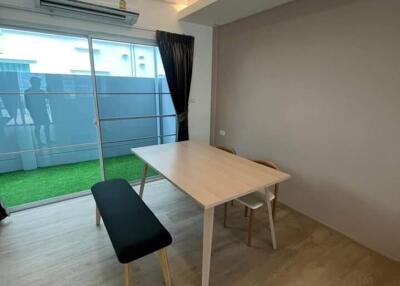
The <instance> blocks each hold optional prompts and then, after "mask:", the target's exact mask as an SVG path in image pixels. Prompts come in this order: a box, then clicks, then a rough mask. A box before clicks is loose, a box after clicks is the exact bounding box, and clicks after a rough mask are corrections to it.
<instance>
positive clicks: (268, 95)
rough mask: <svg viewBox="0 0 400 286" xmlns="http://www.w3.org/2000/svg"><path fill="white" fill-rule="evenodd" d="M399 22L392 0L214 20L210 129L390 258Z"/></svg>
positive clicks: (399, 93)
mask: <svg viewBox="0 0 400 286" xmlns="http://www.w3.org/2000/svg"><path fill="white" fill-rule="evenodd" d="M399 27H400V1H398V0H385V1H377V0H363V1H358V0H335V1H331V0H298V1H294V2H293V3H291V4H289V5H286V6H282V7H279V8H276V9H273V10H271V11H268V12H264V13H261V14H258V15H255V16H252V17H249V18H247V19H244V20H242V21H238V22H236V23H232V24H229V25H226V26H223V27H221V28H220V29H219V31H218V57H219V60H218V85H217V112H216V134H215V137H216V141H217V143H218V144H226V145H231V146H232V147H235V148H237V151H238V152H239V154H241V155H244V156H248V157H250V158H262V159H267V158H268V159H271V160H274V161H276V162H277V163H278V164H279V165H280V166H281V168H282V169H283V170H285V171H287V172H288V173H290V174H291V175H292V178H291V180H290V181H288V182H287V183H284V184H283V185H282V186H281V192H280V194H281V199H282V200H283V201H284V202H285V203H286V204H288V205H290V206H292V207H294V208H295V209H297V210H299V211H301V212H303V213H306V214H307V215H309V216H311V217H313V218H315V219H317V220H319V221H321V222H323V223H325V224H327V225H329V226H330V227H332V228H335V229H337V230H339V231H340V232H342V233H344V234H345V235H347V236H349V237H351V238H353V239H354V240H356V241H359V242H361V243H362V244H364V245H366V246H368V247H370V248H372V249H375V250H377V251H379V252H381V253H383V254H385V255H387V256H389V257H392V258H394V259H397V260H400V151H399V146H400V56H399V52H400V37H399V35H400V34H399ZM219 129H224V130H225V131H226V136H225V137H223V136H219V134H218V130H219Z"/></svg>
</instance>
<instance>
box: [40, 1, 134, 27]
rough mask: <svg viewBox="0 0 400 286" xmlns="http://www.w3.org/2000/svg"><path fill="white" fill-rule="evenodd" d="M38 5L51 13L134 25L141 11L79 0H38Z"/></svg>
mask: <svg viewBox="0 0 400 286" xmlns="http://www.w3.org/2000/svg"><path fill="white" fill-rule="evenodd" d="M36 6H37V7H38V8H39V9H41V10H43V11H46V12H48V13H49V14H51V15H57V16H64V17H72V18H78V19H83V20H91V21H96V22H106V23H111V24H124V25H134V24H135V23H136V21H137V19H138V18H139V12H137V11H132V10H121V9H117V8H113V7H108V6H104V5H98V4H93V3H89V2H85V1H79V0H36Z"/></svg>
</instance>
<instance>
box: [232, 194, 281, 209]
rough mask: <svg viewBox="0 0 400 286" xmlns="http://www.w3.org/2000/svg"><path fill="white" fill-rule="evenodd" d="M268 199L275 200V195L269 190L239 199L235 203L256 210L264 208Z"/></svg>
mask: <svg viewBox="0 0 400 286" xmlns="http://www.w3.org/2000/svg"><path fill="white" fill-rule="evenodd" d="M266 199H268V200H270V201H272V200H274V199H275V196H274V194H273V193H272V192H271V191H269V190H268V189H267V190H266V191H256V192H254V193H251V194H248V195H245V196H243V197H240V198H237V199H235V201H237V202H239V203H241V204H243V205H245V206H246V207H248V208H250V209H253V210H255V209H258V208H260V207H262V206H263V205H264V204H265V200H266Z"/></svg>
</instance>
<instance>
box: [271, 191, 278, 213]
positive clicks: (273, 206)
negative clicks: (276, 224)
mask: <svg viewBox="0 0 400 286" xmlns="http://www.w3.org/2000/svg"><path fill="white" fill-rule="evenodd" d="M274 196H275V199H274V200H273V201H272V217H273V218H274V220H275V214H276V203H277V202H278V191H277V190H275V192H274Z"/></svg>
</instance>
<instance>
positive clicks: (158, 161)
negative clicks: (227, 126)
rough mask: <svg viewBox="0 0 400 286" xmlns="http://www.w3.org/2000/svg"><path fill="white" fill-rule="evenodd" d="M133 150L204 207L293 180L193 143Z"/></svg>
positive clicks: (215, 149) (270, 169)
mask: <svg viewBox="0 0 400 286" xmlns="http://www.w3.org/2000/svg"><path fill="white" fill-rule="evenodd" d="M131 151H132V152H133V153H134V154H136V155H137V156H138V157H139V158H141V159H142V160H143V161H145V162H146V163H147V164H148V165H149V166H151V167H152V168H154V169H155V170H157V171H158V172H159V173H160V174H161V175H162V176H164V177H165V178H166V179H167V180H168V181H170V182H171V183H172V184H174V185H175V186H176V187H178V188H179V189H181V190H182V191H183V192H185V193H186V194H188V195H189V196H191V197H192V198H193V199H194V200H195V201H197V202H198V203H199V204H200V205H201V206H203V207H204V208H210V207H215V206H217V205H220V204H223V203H225V202H228V201H231V200H232V199H235V198H238V197H241V196H244V195H246V194H249V193H251V192H254V191H257V190H260V189H262V188H265V187H269V186H272V185H275V184H277V183H280V182H283V181H285V180H287V179H289V178H290V175H288V174H286V173H284V172H281V171H278V170H274V169H272V168H269V167H266V166H263V165H260V164H257V163H254V162H253V161H250V160H248V159H245V158H242V157H240V156H237V155H233V154H230V153H228V152H225V151H222V150H220V149H218V148H215V147H212V146H209V145H206V144H202V143H197V142H193V141H184V142H178V143H170V144H163V145H154V146H147V147H140V148H132V149H131Z"/></svg>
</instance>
